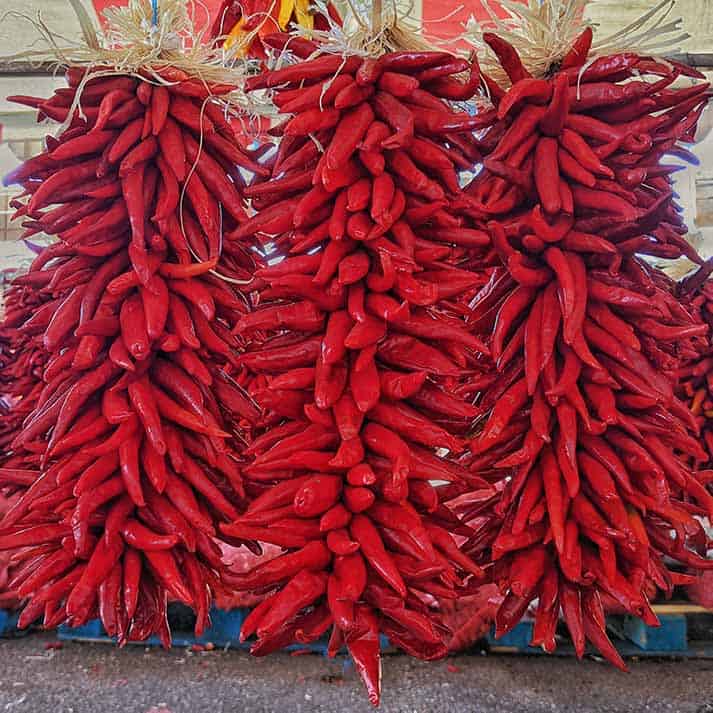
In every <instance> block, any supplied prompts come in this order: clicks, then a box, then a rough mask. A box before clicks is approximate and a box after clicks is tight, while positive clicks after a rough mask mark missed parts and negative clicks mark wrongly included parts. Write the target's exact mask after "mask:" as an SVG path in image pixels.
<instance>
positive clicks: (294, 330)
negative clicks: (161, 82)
mask: <svg viewBox="0 0 713 713" xmlns="http://www.w3.org/2000/svg"><path fill="white" fill-rule="evenodd" d="M462 72H469V73H470V76H471V79H470V81H465V82H463V81H461V80H459V79H456V78H453V77H452V75H454V74H457V73H462ZM479 81H480V77H479V71H478V67H477V65H473V66H471V65H470V63H468V62H466V61H465V60H461V59H458V58H455V57H453V56H451V55H449V54H445V53H440V52H393V53H387V54H385V55H383V56H381V57H379V58H378V59H371V58H369V59H363V58H360V57H357V56H352V57H343V56H340V55H333V54H323V55H320V56H318V57H315V58H314V59H311V60H309V61H305V62H302V63H297V64H294V65H290V66H287V67H284V68H282V69H279V70H275V71H271V72H265V73H263V74H261V75H259V76H258V77H255V78H251V79H249V80H248V83H247V88H248V89H262V88H275V91H274V101H275V103H276V104H277V106H278V107H279V108H280V109H281V111H282V112H283V113H284V114H290V115H292V116H291V117H290V118H289V119H287V120H285V121H284V122H283V123H282V124H280V126H279V127H278V128H277V129H276V130H274V131H275V132H276V133H279V134H280V135H281V136H282V140H281V143H280V146H279V149H278V151H277V154H276V157H275V159H274V162H273V165H272V177H271V178H270V180H269V181H266V182H259V183H255V184H253V185H251V186H250V187H248V188H247V189H246V191H245V195H246V196H248V197H250V199H251V201H252V206H253V207H254V208H255V209H256V213H255V215H254V216H253V217H251V218H250V220H248V221H247V222H245V223H243V224H241V225H240V226H239V227H238V228H237V230H235V231H234V232H233V233H232V235H231V236H230V237H231V238H233V239H236V240H240V239H242V238H244V237H247V236H249V235H251V234H253V233H255V232H258V233H264V234H266V236H269V240H270V242H271V243H272V245H273V252H272V253H271V254H270V255H269V256H268V257H270V258H273V259H271V260H270V261H269V262H270V263H271V264H270V265H269V266H268V267H266V268H264V269H261V270H258V272H257V273H256V274H257V276H258V277H259V278H260V280H261V281H263V282H264V284H265V287H264V288H263V289H261V290H260V292H259V297H258V306H257V308H256V309H255V310H254V311H252V312H251V313H249V314H247V315H245V316H244V317H243V318H242V319H241V320H240V321H239V322H238V323H237V325H236V327H235V332H236V333H237V334H239V335H240V336H242V337H243V338H244V339H245V340H246V341H248V342H249V344H248V346H247V348H246V349H245V351H244V352H243V353H242V354H241V355H240V357H239V358H238V362H239V364H240V365H241V366H242V367H243V368H244V369H245V370H246V371H247V372H248V373H251V374H253V375H254V378H253V379H252V383H251V386H250V389H251V394H252V396H253V397H254V398H255V400H256V401H257V403H258V404H260V406H261V408H262V409H263V410H264V411H265V412H266V414H267V417H268V419H269V420H271V423H272V427H271V428H269V429H268V430H267V431H266V432H265V433H264V434H263V435H261V436H259V437H258V438H256V439H255V440H254V441H253V442H252V443H251V445H250V446H249V447H248V448H247V449H246V454H249V455H250V456H251V458H252V460H251V462H250V463H249V464H248V465H247V466H246V467H245V468H244V469H243V478H244V482H245V488H246V491H247V493H248V495H249V505H248V507H247V510H246V512H245V513H244V514H243V515H242V516H241V517H239V518H237V519H236V520H235V521H234V522H233V523H231V524H228V525H223V526H222V529H223V531H224V532H225V533H228V534H230V535H232V536H233V537H237V538H244V539H256V540H261V541H265V542H270V543H273V544H276V545H279V546H281V547H282V548H284V550H285V552H284V553H283V554H281V555H280V556H278V557H275V558H274V559H272V560H270V561H269V562H267V563H264V564H260V565H258V566H257V567H255V568H254V569H253V570H252V571H250V572H247V573H245V574H241V575H236V576H232V575H231V576H230V578H229V582H230V584H231V586H233V587H235V588H237V589H244V590H260V591H264V592H269V596H267V597H266V598H265V600H264V601H263V602H262V603H261V604H260V605H258V606H257V607H256V608H255V609H254V610H253V612H252V613H251V614H250V616H249V617H248V618H247V620H246V621H245V623H244V625H243V629H242V632H241V636H242V637H244V638H245V637H248V636H250V635H252V634H254V633H255V634H257V642H256V643H255V644H254V645H253V647H252V651H253V653H255V654H258V655H263V654H266V653H268V652H270V651H273V650H276V649H279V648H282V647H284V646H286V645H288V644H291V643H293V642H308V641H312V640H314V639H316V638H317V637H319V636H321V635H323V634H324V633H325V632H327V631H328V630H329V629H330V627H331V640H330V645H329V648H330V651H333V652H335V651H337V650H338V649H339V648H340V647H341V646H342V645H346V647H347V649H348V650H349V652H350V653H351V655H352V657H353V659H354V660H355V662H356V665H357V668H358V670H359V672H360V674H361V676H362V678H363V680H364V682H365V684H366V686H367V689H368V692H369V697H370V699H371V700H372V701H373V702H374V703H377V702H378V699H379V694H380V681H379V678H380V677H379V648H380V644H379V634H380V633H384V634H386V635H387V636H388V637H389V639H390V640H391V641H392V642H393V643H395V644H396V645H398V646H400V647H401V648H402V649H404V650H405V651H407V652H408V653H411V654H413V655H415V656H417V657H419V658H423V659H433V658H437V657H442V656H445V655H446V653H447V647H446V645H445V643H444V642H445V641H446V640H447V638H448V637H447V630H446V627H444V626H443V622H442V620H441V617H440V616H439V614H438V612H437V610H436V609H435V608H434V606H433V605H434V604H435V601H436V600H437V598H439V597H440V598H454V597H456V596H457V595H458V593H459V592H461V593H462V592H467V591H468V588H469V587H470V586H471V583H472V582H473V581H474V579H479V578H481V576H482V571H481V569H480V567H478V566H477V565H475V564H474V563H473V562H472V561H471V560H470V559H469V558H468V557H466V556H464V555H463V554H462V552H461V551H460V550H459V548H458V545H457V542H456V539H455V537H454V536H455V535H462V536H464V537H468V536H470V535H473V534H474V533H473V532H472V531H471V530H470V529H469V528H467V527H465V526H464V525H463V524H462V523H461V522H459V520H458V519H457V518H456V517H454V516H453V514H452V513H451V512H450V511H449V510H448V508H446V507H444V506H443V504H442V502H441V495H440V491H439V487H437V486H434V484H433V482H432V481H436V480H439V481H446V482H454V481H455V482H458V483H466V484H467V488H468V489H473V488H477V487H481V488H484V489H487V490H492V489H491V488H490V487H489V486H488V485H487V483H485V482H483V481H482V480H481V479H480V478H479V477H478V476H477V475H476V474H472V475H471V474H469V472H468V471H467V470H466V469H464V468H462V467H458V466H456V465H454V464H453V463H451V462H449V460H448V459H447V458H445V457H443V456H442V455H439V452H438V449H443V448H445V449H448V450H449V451H450V452H451V453H452V454H455V453H458V452H460V451H461V450H462V449H463V446H464V441H463V438H462V436H463V435H464V434H465V433H466V432H467V430H468V427H469V424H470V422H471V421H472V419H473V417H474V416H475V415H476V413H477V410H476V409H475V408H474V407H473V406H472V405H470V404H469V403H467V401H466V400H465V399H464V398H463V397H460V396H457V395H454V394H453V393H451V387H452V386H453V385H455V384H456V383H457V382H458V380H459V379H460V378H461V377H462V376H463V375H464V374H466V373H470V372H472V371H473V370H474V369H476V368H477V365H478V363H479V362H480V361H481V360H482V359H483V356H482V355H483V354H484V353H485V352H486V351H487V350H486V348H485V346H484V345H483V344H482V343H481V342H480V341H479V340H478V339H477V338H476V337H474V336H473V335H472V334H469V333H468V331H467V330H466V329H465V326H464V325H465V320H464V318H463V316H462V313H461V312H460V311H459V309H458V308H459V306H461V305H460V303H459V301H458V299H456V298H458V297H459V296H461V295H462V294H464V293H469V294H473V293H474V291H475V288H476V287H477V286H479V285H480V283H481V277H480V276H479V275H478V274H477V273H474V272H471V271H470V270H464V269H461V265H462V264H464V263H468V261H470V260H473V259H474V256H477V255H482V254H483V253H485V252H486V251H487V250H488V246H489V243H490V240H489V237H488V235H487V234H486V233H485V232H484V231H482V230H476V229H473V228H471V227H468V225H467V224H466V223H465V222H464V220H463V219H461V218H459V217H458V216H456V215H454V214H453V213H452V212H451V210H450V203H451V202H452V201H453V200H454V199H455V198H457V197H458V196H459V195H460V193H461V187H460V184H459V176H458V171H459V170H460V169H461V168H463V167H472V166H473V165H474V162H475V161H477V159H478V157H479V154H478V153H477V147H476V142H475V139H474V137H473V135H472V132H473V131H474V130H476V129H479V128H481V127H483V126H487V125H488V124H489V123H490V122H491V121H492V120H493V118H494V115H493V114H492V113H484V114H482V115H477V116H469V115H468V114H466V113H464V112H461V111H457V110H454V109H452V108H451V106H450V105H449V104H448V103H446V102H445V101H444V99H447V98H451V99H452V98H459V99H468V98H470V97H471V96H472V95H473V94H474V93H475V91H476V89H477V87H478V84H479ZM320 149H323V150H322V151H321V150H320ZM266 239H268V238H266ZM276 258H281V259H279V260H278V259H276Z"/></svg>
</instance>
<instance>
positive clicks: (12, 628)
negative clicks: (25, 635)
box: [0, 609, 19, 636]
mask: <svg viewBox="0 0 713 713" xmlns="http://www.w3.org/2000/svg"><path fill="white" fill-rule="evenodd" d="M18 617H19V614H18V612H11V611H7V610H5V609H0V636H8V635H10V634H14V633H16V632H17V620H18Z"/></svg>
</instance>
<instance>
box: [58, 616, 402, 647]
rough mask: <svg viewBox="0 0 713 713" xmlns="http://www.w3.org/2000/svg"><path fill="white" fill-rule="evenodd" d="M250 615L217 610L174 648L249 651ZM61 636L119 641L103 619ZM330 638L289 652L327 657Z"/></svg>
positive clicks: (155, 642)
mask: <svg viewBox="0 0 713 713" xmlns="http://www.w3.org/2000/svg"><path fill="white" fill-rule="evenodd" d="M249 613H250V609H246V608H240V609H230V610H224V609H218V608H215V607H214V608H213V609H211V612H210V619H211V626H210V628H209V629H206V631H205V632H204V633H203V636H195V635H194V634H193V632H190V631H172V632H171V633H172V645H173V646H178V647H183V646H193V645H196V644H197V645H199V646H205V645H206V644H213V646H216V647H220V648H233V649H245V650H248V649H249V648H250V647H251V646H252V643H253V642H251V641H246V642H244V643H241V641H240V630H241V629H242V626H243V622H244V621H245V618H246V617H247V615H248V614H249ZM57 635H58V637H59V638H60V639H61V640H63V641H87V642H96V643H114V642H115V641H116V639H115V638H114V637H110V636H108V635H107V634H106V632H105V631H104V627H103V626H102V623H101V620H99V619H93V620H92V621H89V622H87V623H86V624H84V625H83V626H77V627H70V626H66V625H62V626H60V627H59V629H58V632H57ZM130 643H135V644H140V645H142V646H160V645H161V641H160V640H159V638H158V637H157V636H152V637H150V638H149V639H147V640H146V641H136V642H130ZM327 645H328V639H327V638H326V637H323V638H322V639H319V640H318V641H313V642H312V643H309V644H292V645H291V646H288V647H287V648H286V649H285V650H286V651H311V652H312V653H316V654H322V655H323V656H326V655H327ZM388 645H389V642H388V639H387V638H386V637H385V636H382V637H381V648H382V649H386V648H387V647H388Z"/></svg>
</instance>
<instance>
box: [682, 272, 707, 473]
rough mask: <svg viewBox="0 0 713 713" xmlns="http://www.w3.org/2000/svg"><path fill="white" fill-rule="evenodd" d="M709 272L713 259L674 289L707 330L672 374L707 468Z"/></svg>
mask: <svg viewBox="0 0 713 713" xmlns="http://www.w3.org/2000/svg"><path fill="white" fill-rule="evenodd" d="M712 272H713V259H709V260H708V261H706V263H705V264H704V265H701V266H700V267H699V268H698V269H697V270H696V271H694V272H693V273H691V274H690V275H687V276H686V277H685V278H684V279H683V280H681V281H680V283H679V284H678V286H677V293H678V294H679V295H680V297H681V299H682V301H683V303H684V305H686V307H687V308H688V309H690V310H691V311H692V312H693V313H694V314H695V315H697V316H698V318H699V319H700V321H701V323H702V324H706V325H708V329H709V331H708V334H707V338H706V339H705V340H704V341H703V343H702V344H698V345H696V347H697V348H695V347H694V348H691V349H690V350H688V351H686V352H685V353H684V354H682V355H680V356H681V359H680V361H679V362H678V363H677V364H676V372H675V377H676V381H677V383H678V393H679V396H680V397H681V399H683V400H685V401H686V402H687V403H688V406H689V408H690V409H691V413H692V414H693V416H694V417H695V419H696V421H697V422H698V425H699V428H700V431H701V435H700V438H701V444H702V446H703V447H704V448H705V450H706V452H707V454H708V458H707V461H706V462H705V463H703V464H702V465H703V466H705V467H707V468H710V467H711V465H712V464H713V422H712V420H713V356H711V355H712V354H713V347H712V346H711V344H712V343H713V342H712V341H711V340H713V282H711V280H710V279H709V278H710V275H711V273H712ZM691 346H692V347H693V345H691ZM708 475H710V474H708ZM703 477H704V478H705V477H706V476H705V475H704V476H703Z"/></svg>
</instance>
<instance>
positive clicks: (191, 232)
mask: <svg viewBox="0 0 713 713" xmlns="http://www.w3.org/2000/svg"><path fill="white" fill-rule="evenodd" d="M115 12H116V13H118V14H121V13H124V12H134V13H136V12H142V13H143V14H144V16H145V22H146V23H147V25H146V26H149V24H150V12H151V8H150V5H149V4H148V3H132V4H131V5H130V6H129V8H128V9H118V10H116V9H115ZM164 29H166V28H164ZM120 51H121V50H120ZM196 51H198V50H196ZM122 56H123V54H122ZM176 63H179V66H178V67H177V66H175V64H176ZM172 65H174V66H172ZM180 66H181V65H180V58H179V59H176V60H175V62H174V61H172V60H170V59H166V60H164V62H163V63H162V61H161V60H155V59H154V60H153V63H152V64H151V65H148V66H146V67H142V66H137V67H135V68H134V71H132V72H131V73H130V74H125V73H122V72H120V71H118V70H114V69H111V68H110V67H109V66H106V62H105V64H104V65H100V66H96V65H94V66H92V67H90V68H86V67H70V69H69V70H68V71H67V80H68V84H69V86H68V87H66V88H62V89H58V90H56V91H55V93H54V95H53V96H52V97H50V98H49V99H36V98H31V97H11V100H14V101H19V102H21V103H24V104H26V105H29V106H32V107H34V108H36V109H37V111H38V116H39V118H50V119H53V120H55V121H58V122H62V127H61V129H60V132H59V135H58V136H57V138H48V140H47V145H46V148H45V150H44V151H43V152H42V153H40V154H39V155H37V156H34V157H32V158H30V159H29V160H28V161H26V162H25V163H24V164H22V165H21V166H20V167H18V168H17V169H16V170H15V171H13V172H12V174H11V175H10V176H9V177H8V178H7V179H6V182H7V183H12V184H19V185H21V186H22V188H23V189H24V194H23V196H24V198H23V199H21V201H20V203H21V204H20V205H19V206H18V207H17V212H16V215H17V216H20V217H22V218H23V219H24V223H23V225H24V226H25V227H26V235H31V234H34V233H37V232H39V231H42V232H44V233H47V234H49V235H54V236H56V237H57V238H58V240H57V242H56V243H54V244H52V245H51V246H50V247H48V248H46V249H44V250H43V251H42V252H41V253H40V255H39V256H38V257H37V258H36V259H35V261H34V262H33V264H32V266H31V267H30V270H29V272H28V273H27V274H26V275H24V276H23V277H21V278H19V279H18V280H17V286H16V287H13V288H11V290H10V299H9V301H8V309H7V313H6V317H5V322H4V323H3V325H2V330H3V333H4V334H6V335H8V336H9V343H10V347H11V348H12V349H14V350H15V353H14V354H13V358H14V359H16V360H17V361H16V363H17V364H18V365H21V366H20V368H21V369H23V370H26V371H25V374H26V379H25V380H24V381H22V380H20V381H18V382H16V383H15V384H14V388H15V392H14V393H13V394H12V395H14V396H19V395H22V396H23V397H24V396H27V397H28V401H27V404H28V405H29V406H30V409H27V408H26V407H25V399H24V398H23V399H22V400H21V401H19V403H18V404H17V406H16V407H13V409H11V411H10V418H11V419H12V421H11V423H12V427H11V429H12V430H11V431H10V434H11V439H8V438H7V437H4V445H3V452H4V456H5V457H4V458H3V463H2V468H0V480H1V482H2V484H3V485H10V486H13V487H16V486H18V485H21V486H23V489H24V492H23V494H22V496H21V497H20V498H19V500H18V501H17V502H16V503H15V504H14V505H13V506H12V507H11V509H10V510H9V511H8V512H7V513H6V514H5V516H4V517H3V519H2V521H1V522H0V549H2V550H13V552H14V560H15V561H16V562H19V563H21V566H19V567H17V568H16V569H15V570H14V571H13V576H12V578H11V580H10V581H9V582H8V583H7V585H6V589H7V590H8V591H10V592H15V593H16V594H17V596H18V598H20V599H22V600H23V603H24V608H23V611H22V614H21V615H20V625H21V626H26V625H28V624H30V623H32V622H34V621H35V620H36V619H37V618H38V617H40V616H44V619H43V621H44V625H45V626H46V627H51V626H56V625H57V624H60V623H68V624H70V625H74V626H76V625H79V624H82V623H84V622H86V621H87V620H88V619H90V618H92V617H96V616H97V614H98V615H99V616H100V617H101V620H102V622H103V624H104V627H105V629H106V631H107V633H109V634H110V635H117V636H118V637H119V641H120V642H125V641H127V640H143V639H145V638H147V637H148V636H150V635H151V634H154V633H157V634H158V635H159V636H160V638H161V641H162V642H163V643H164V644H165V645H168V644H169V643H170V632H169V630H168V626H167V621H166V602H167V598H170V599H174V600H178V601H181V602H184V603H186V604H188V605H190V606H191V607H193V609H194V610H195V611H196V613H197V621H196V630H197V632H201V631H202V630H203V629H204V628H205V627H206V625H207V623H208V611H209V607H210V601H211V591H212V590H215V588H216V587H220V586H221V581H220V577H221V575H222V572H223V569H224V566H223V564H222V562H221V551H220V549H219V547H218V546H217V544H216V543H215V541H214V539H213V538H214V536H215V535H216V530H217V523H218V522H220V521H230V520H234V519H235V518H236V517H237V516H238V514H239V512H240V510H241V505H242V502H243V486H242V481H241V477H240V471H239V468H238V465H237V456H238V450H237V449H239V447H240V442H239V441H238V440H237V439H236V438H234V433H235V427H236V426H237V425H238V422H239V421H241V420H242V421H243V423H249V422H250V421H256V420H257V419H258V417H259V412H258V410H257V408H256V407H255V406H254V404H253V403H252V402H251V401H250V400H249V399H248V398H247V397H246V395H245V393H244V392H243V391H242V390H241V389H240V388H239V387H238V386H237V385H236V384H235V383H234V382H233V381H232V379H231V378H230V377H229V376H228V370H229V368H230V364H231V362H232V363H234V362H235V358H236V357H235V354H234V349H235V348H236V347H237V346H238V342H237V340H236V338H235V337H234V336H233V335H232V334H231V332H230V329H229V327H230V325H232V324H234V323H235V322H236V321H237V320H238V319H239V318H240V317H241V316H242V315H243V314H244V313H245V311H246V307H245V301H244V300H243V299H240V298H239V296H238V294H237V293H236V292H235V291H234V290H233V289H232V288H231V287H230V286H229V285H228V283H227V282H225V281H224V280H223V279H221V278H219V277H218V276H216V275H215V274H214V268H215V266H216V264H217V262H218V259H219V258H220V261H221V265H220V272H221V274H222V275H225V276H228V277H230V278H234V279H237V280H240V281H242V282H245V283H249V282H250V280H251V279H252V273H251V270H252V269H253V267H254V262H253V258H250V257H249V256H248V251H246V250H245V248H244V246H241V247H240V248H238V247H235V248H234V249H232V250H231V246H229V245H222V243H221V241H222V230H223V229H227V230H234V229H235V228H236V226H238V225H240V224H241V223H242V222H244V221H245V220H246V218H247V216H246V214H245V212H244V209H243V200H242V196H241V191H242V189H243V186H244V183H243V179H242V178H241V174H240V172H239V169H238V167H240V168H242V169H245V170H247V171H250V172H253V173H255V174H261V173H264V172H265V170H264V169H263V168H261V167H260V166H259V165H258V164H256V163H255V162H254V160H253V158H252V157H251V156H250V155H248V154H247V153H246V152H244V151H242V150H241V149H239V148H238V147H237V145H236V142H235V140H234V134H233V131H232V129H231V128H230V125H229V123H228V121H227V120H226V117H225V114H224V109H223V106H224V105H227V103H228V102H229V99H226V100H224V101H223V103H222V104H220V103H218V102H216V101H215V97H216V96H220V95H225V94H227V93H229V92H231V91H232V90H233V89H234V88H235V86H234V84H232V83H230V82H229V80H226V81H225V82H224V81H219V80H217V79H216V80H213V81H208V80H206V77H208V78H210V76H211V71H210V70H211V68H210V67H206V66H203V67H202V68H201V72H202V74H201V78H200V79H198V78H197V76H194V75H191V74H190V72H189V71H188V70H186V71H184V70H182V69H180V68H179V67H180ZM183 66H185V65H183ZM214 76H215V75H214ZM218 76H219V77H220V78H222V77H223V76H228V75H227V74H225V73H223V74H219V75H218ZM30 367H33V368H34V372H32V373H31V370H30ZM8 369H10V371H12V369H13V365H12V364H11V365H10V366H9V367H6V369H5V370H4V373H10V372H9V371H8ZM3 388H4V387H3ZM15 409H17V411H15ZM14 413H17V414H18V418H14Z"/></svg>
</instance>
